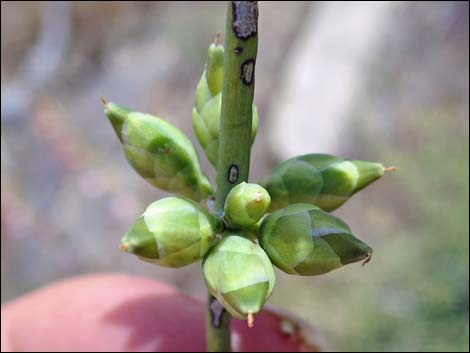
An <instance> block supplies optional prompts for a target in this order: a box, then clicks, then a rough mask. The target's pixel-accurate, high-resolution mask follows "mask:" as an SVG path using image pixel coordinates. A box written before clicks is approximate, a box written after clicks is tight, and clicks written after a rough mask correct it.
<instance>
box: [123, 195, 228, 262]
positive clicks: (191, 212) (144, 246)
mask: <svg viewBox="0 0 470 353" xmlns="http://www.w3.org/2000/svg"><path fill="white" fill-rule="evenodd" d="M219 223H220V222H219V220H218V219H217V218H215V217H213V216H211V215H210V214H209V213H207V212H206V211H205V210H204V209H203V208H202V207H201V206H200V205H199V204H197V203H196V202H194V201H192V200H190V199H186V198H183V197H167V198H165V199H161V200H158V201H156V202H154V203H152V204H150V205H149V206H148V207H147V209H146V210H145V212H144V213H143V214H142V216H140V217H139V219H138V220H137V222H136V223H135V224H134V226H133V227H132V228H131V230H129V232H127V234H126V235H125V236H124V237H123V238H122V241H121V248H122V249H123V250H124V251H127V252H129V253H132V254H135V255H137V256H138V257H139V258H140V259H142V260H144V261H146V262H150V263H153V264H155V265H160V266H165V267H182V266H186V265H189V264H191V263H193V262H196V261H198V260H200V259H202V257H203V256H204V255H205V254H206V252H207V251H208V250H209V247H210V246H211V245H212V243H213V241H214V239H215V235H216V233H217V231H218V229H219V225H220V224H219Z"/></svg>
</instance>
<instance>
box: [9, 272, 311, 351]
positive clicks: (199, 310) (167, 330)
mask: <svg viewBox="0 0 470 353" xmlns="http://www.w3.org/2000/svg"><path fill="white" fill-rule="evenodd" d="M204 310H205V307H204V302H202V301H199V300H196V299H193V298H190V297H187V296H185V295H184V294H182V293H180V292H179V291H178V290H177V289H176V288H175V287H173V286H171V285H169V284H166V283H162V282H157V281H152V280H149V279H145V278H142V277H134V276H129V275H118V274H95V275H85V276H80V277H74V278H71V279H67V280H63V281H59V282H56V283H53V284H51V285H49V286H47V287H45V288H42V289H38V290H36V291H33V292H31V293H29V294H26V295H24V296H22V297H19V298H17V299H15V300H13V301H11V302H9V303H6V304H5V305H3V306H2V310H1V319H2V321H1V322H2V325H1V350H2V352H6V351H10V352H11V351H166V352H169V351H205V333H204V327H205V326H204V319H205V315H204ZM285 320H288V321H289V322H290V323H293V324H294V326H295V327H296V329H295V330H294V331H293V332H290V333H287V332H286V331H285V330H284V331H283V330H282V329H281V326H282V325H281V322H283V321H284V322H285ZM302 325H304V324H303V323H301V322H299V321H296V319H293V318H292V317H290V316H286V315H285V314H283V313H280V312H278V311H273V310H269V309H268V310H264V311H263V312H262V313H261V314H260V315H258V316H256V319H255V326H254V328H251V329H249V328H248V327H247V324H246V321H240V320H233V321H232V327H233V332H232V335H233V336H232V337H233V339H232V340H233V345H234V351H306V350H308V351H312V350H317V349H318V345H317V343H318V342H315V341H314V339H315V338H312V337H313V336H315V335H316V332H314V331H313V330H312V329H311V328H309V331H308V332H309V333H308V337H306V336H307V334H306V333H305V332H307V331H306V329H305V327H303V326H302Z"/></svg>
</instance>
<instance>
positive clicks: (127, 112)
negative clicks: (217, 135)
mask: <svg viewBox="0 0 470 353" xmlns="http://www.w3.org/2000/svg"><path fill="white" fill-rule="evenodd" d="M103 102H104V103H105V110H104V112H105V114H106V116H107V117H108V119H109V121H110V122H111V125H112V126H113V128H114V131H115V132H116V134H117V136H118V138H119V141H121V144H122V147H123V149H124V154H125V155H126V158H127V160H128V161H129V163H130V164H131V165H132V167H133V168H134V169H135V171H136V172H137V173H139V174H140V175H141V176H142V177H143V178H144V179H145V180H147V181H148V182H149V183H151V184H152V185H154V186H156V187H158V188H160V189H163V190H166V191H171V192H175V193H178V194H180V195H183V196H186V197H189V198H191V199H193V200H196V201H199V200H202V199H205V198H207V197H208V196H209V195H211V194H212V193H213V191H212V186H211V185H210V182H209V180H208V179H207V177H206V176H205V175H204V173H203V172H202V171H201V167H200V165H199V157H198V155H197V153H196V150H195V149H194V146H193V145H192V143H191V141H190V140H189V139H188V138H187V137H186V135H185V134H184V133H183V132H181V131H180V130H179V129H177V128H176V127H174V126H173V125H171V124H170V123H168V122H166V121H165V120H163V119H160V118H157V117H155V116H152V115H150V114H143V113H138V112H134V111H132V110H131V109H130V108H127V107H124V106H122V105H118V104H116V103H112V102H107V101H106V100H104V101H103Z"/></svg>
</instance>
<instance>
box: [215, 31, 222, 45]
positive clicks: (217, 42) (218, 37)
mask: <svg viewBox="0 0 470 353" xmlns="http://www.w3.org/2000/svg"><path fill="white" fill-rule="evenodd" d="M221 35H222V32H220V31H218V32H217V33H216V35H215V39H214V45H216V46H217V45H220V36H221Z"/></svg>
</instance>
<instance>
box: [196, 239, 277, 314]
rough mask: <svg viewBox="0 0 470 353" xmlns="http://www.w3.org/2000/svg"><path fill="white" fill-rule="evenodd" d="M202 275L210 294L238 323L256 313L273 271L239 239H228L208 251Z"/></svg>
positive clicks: (254, 249)
mask: <svg viewBox="0 0 470 353" xmlns="http://www.w3.org/2000/svg"><path fill="white" fill-rule="evenodd" d="M203 271H204V279H205V281H206V285H207V287H208V288H209V291H210V292H211V294H212V295H213V296H214V297H216V298H217V299H218V300H219V301H220V302H221V303H222V304H223V305H224V307H225V309H227V311H229V312H230V313H231V314H232V315H233V316H235V317H236V318H239V319H247V318H249V317H252V316H251V315H254V314H256V313H258V312H259V311H260V310H261V309H262V307H263V305H264V303H265V302H266V300H267V299H268V298H269V296H270V295H271V293H272V291H273V288H274V282H275V275H274V269H273V265H272V264H271V261H270V260H269V257H268V255H266V253H265V252H264V251H263V249H261V247H260V246H259V245H258V244H256V243H255V242H253V241H251V240H249V239H247V238H245V237H244V236H240V235H235V234H232V235H228V236H226V237H224V238H223V239H222V240H221V241H220V242H219V243H218V244H216V245H215V246H214V247H213V248H211V249H210V251H209V253H208V255H207V256H206V258H205V259H204V263H203Z"/></svg>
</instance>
